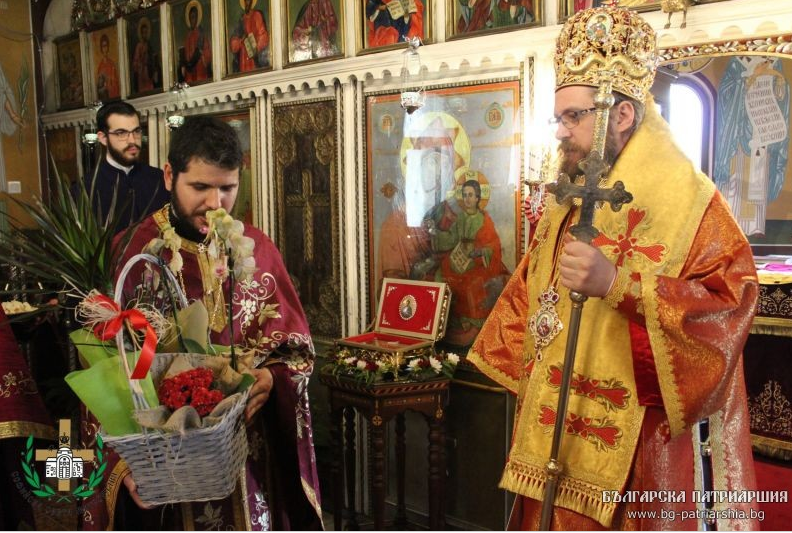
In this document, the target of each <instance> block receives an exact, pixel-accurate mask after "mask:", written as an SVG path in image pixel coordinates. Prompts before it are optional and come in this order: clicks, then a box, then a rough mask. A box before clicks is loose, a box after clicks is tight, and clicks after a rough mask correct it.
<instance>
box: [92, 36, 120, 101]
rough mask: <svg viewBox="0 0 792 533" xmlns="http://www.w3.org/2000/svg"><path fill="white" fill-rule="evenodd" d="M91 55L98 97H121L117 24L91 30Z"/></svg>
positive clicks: (103, 99)
mask: <svg viewBox="0 0 792 533" xmlns="http://www.w3.org/2000/svg"><path fill="white" fill-rule="evenodd" d="M89 37H90V41H91V57H92V59H93V63H92V64H93V65H94V72H93V83H94V89H95V90H96V98H97V99H98V100H100V101H102V102H107V101H108V100H113V99H115V98H120V97H121V78H120V77H119V72H118V27H117V26H116V25H115V24H112V25H110V26H107V27H105V28H102V29H100V30H97V31H94V32H91V33H90V34H89Z"/></svg>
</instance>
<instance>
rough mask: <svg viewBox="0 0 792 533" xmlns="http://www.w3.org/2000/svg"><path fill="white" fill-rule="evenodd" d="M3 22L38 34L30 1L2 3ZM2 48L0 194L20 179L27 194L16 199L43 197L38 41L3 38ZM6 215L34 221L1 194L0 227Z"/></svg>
mask: <svg viewBox="0 0 792 533" xmlns="http://www.w3.org/2000/svg"><path fill="white" fill-rule="evenodd" d="M0 18H2V20H3V23H4V24H5V25H6V26H7V27H10V28H16V29H17V30H18V31H20V32H21V33H22V34H25V33H29V32H31V31H32V30H31V25H30V4H29V3H28V2H0ZM77 44H78V48H77V50H78V51H79V42H78V43H77ZM0 49H2V50H3V54H2V57H0V191H3V193H5V191H8V182H9V181H18V182H20V185H21V189H22V192H21V193H20V194H19V195H15V198H18V199H19V200H22V201H30V200H31V199H32V197H33V195H40V194H41V188H40V184H39V179H38V176H39V172H38V160H39V155H38V142H36V139H38V121H37V120H36V91H35V82H34V78H35V75H34V70H33V40H32V39H30V38H19V37H17V36H14V37H13V38H9V37H7V36H5V35H4V34H0ZM80 97H81V98H82V92H80ZM6 215H9V216H10V217H12V218H14V219H17V220H21V221H22V223H23V224H29V223H30V222H31V221H30V218H29V216H28V215H27V214H26V213H25V212H24V210H22V209H20V208H19V207H18V206H16V205H15V204H13V202H9V201H8V199H7V197H6V195H5V194H0V227H3V228H5V227H7V222H8V220H7V218H6Z"/></svg>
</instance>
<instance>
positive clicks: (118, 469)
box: [105, 459, 132, 531]
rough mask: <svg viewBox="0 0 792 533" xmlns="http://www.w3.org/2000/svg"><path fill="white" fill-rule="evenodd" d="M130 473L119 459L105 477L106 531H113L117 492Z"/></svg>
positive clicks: (124, 462)
mask: <svg viewBox="0 0 792 533" xmlns="http://www.w3.org/2000/svg"><path fill="white" fill-rule="evenodd" d="M131 472H132V471H131V470H130V469H129V466H127V464H126V461H124V460H123V459H119V460H118V462H117V463H116V465H115V466H114V467H113V471H112V472H110V475H109V476H108V477H107V483H106V484H105V505H106V506H107V531H113V522H114V521H115V508H116V502H117V501H118V491H119V490H120V489H121V484H122V482H123V481H124V478H125V477H126V476H128V475H129V474H130V473H131Z"/></svg>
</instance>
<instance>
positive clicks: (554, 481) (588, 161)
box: [539, 71, 633, 531]
mask: <svg viewBox="0 0 792 533" xmlns="http://www.w3.org/2000/svg"><path fill="white" fill-rule="evenodd" d="M611 75H612V72H609V71H604V72H603V76H604V78H603V80H602V83H601V84H600V87H599V90H598V92H597V95H596V97H595V98H594V105H595V106H596V108H597V114H596V115H595V123H594V139H593V141H592V147H591V152H590V153H589V155H588V156H586V158H585V159H584V160H583V161H581V162H580V163H579V164H578V166H579V167H580V169H581V170H582V171H583V175H584V182H583V185H576V184H574V183H572V182H571V180H570V179H569V176H567V175H566V174H561V175H560V176H559V177H558V180H557V181H556V182H555V183H552V184H548V185H547V190H548V191H550V192H551V193H553V194H554V195H555V197H556V201H558V202H559V203H562V202H564V201H566V200H568V199H574V198H580V199H581V206H580V220H579V221H578V223H577V224H575V225H574V226H572V227H571V228H569V232H570V233H572V235H574V236H575V238H576V239H578V240H580V241H583V242H585V243H587V244H591V241H593V240H594V239H595V238H596V237H597V235H599V230H598V229H597V228H595V227H594V224H593V221H594V208H595V207H596V206H597V204H598V203H601V202H607V203H609V204H610V206H611V209H613V210H614V211H619V210H620V209H621V207H622V205H624V204H626V203H629V202H632V199H633V196H632V194H630V193H629V192H627V191H626V190H625V189H624V183H622V182H621V181H617V182H616V183H614V184H613V188H611V189H606V188H601V187H599V182H600V179H602V178H603V177H604V176H606V175H607V173H608V171H609V170H610V165H608V164H607V163H606V162H605V159H604V155H605V138H606V135H607V132H608V114H609V112H610V108H611V107H612V106H613V104H614V97H613V95H612V94H611V82H610V76H611ZM559 238H563V235H561V236H559ZM569 298H570V299H571V300H572V310H571V312H570V317H569V333H568V334H567V343H566V349H565V351H564V367H563V371H562V373H561V384H560V387H559V391H558V408H557V409H556V420H555V424H554V425H553V440H552V442H551V444H550V459H549V460H548V461H547V463H546V464H545V474H546V476H547V479H546V481H545V490H544V498H543V501H542V514H541V518H540V523H539V529H541V530H543V531H547V530H549V529H550V522H551V521H552V518H553V504H554V503H555V497H556V492H557V490H558V482H559V478H560V477H561V473H562V472H563V467H562V465H561V463H560V462H559V460H558V455H559V450H560V449H561V437H562V436H563V435H564V433H565V431H566V427H565V426H566V414H567V404H568V403H569V390H570V387H571V383H572V371H573V369H574V367H575V353H576V351H577V342H578V333H579V331H580V319H581V315H582V313H583V304H584V303H586V300H587V299H588V296H586V295H585V294H581V293H579V292H577V291H570V292H569Z"/></svg>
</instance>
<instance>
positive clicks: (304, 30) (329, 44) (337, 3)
mask: <svg viewBox="0 0 792 533" xmlns="http://www.w3.org/2000/svg"><path fill="white" fill-rule="evenodd" d="M343 7H344V6H343V2H341V0H286V17H285V22H286V33H285V35H286V43H287V46H286V47H285V50H284V51H285V53H286V64H287V65H289V64H294V63H304V62H307V61H323V60H327V59H333V58H337V57H342V56H343V55H344V9H343Z"/></svg>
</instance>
